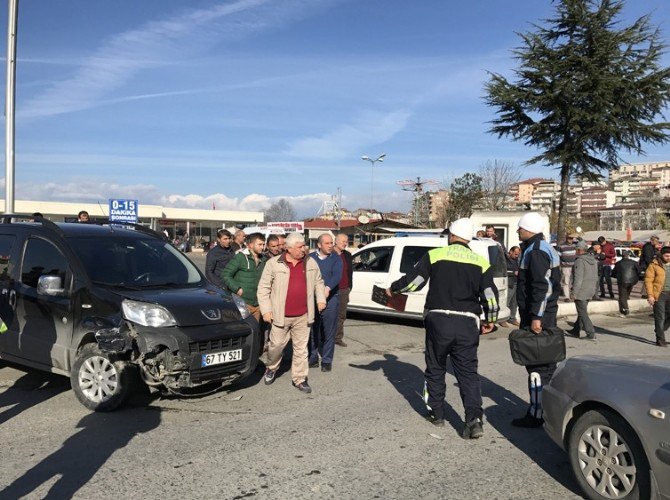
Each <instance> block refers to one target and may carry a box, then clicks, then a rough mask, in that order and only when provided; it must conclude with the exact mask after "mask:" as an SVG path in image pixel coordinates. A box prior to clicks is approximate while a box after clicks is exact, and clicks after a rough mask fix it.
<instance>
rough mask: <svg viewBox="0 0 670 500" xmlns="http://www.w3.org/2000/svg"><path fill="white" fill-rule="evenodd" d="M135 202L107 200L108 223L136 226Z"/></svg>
mask: <svg viewBox="0 0 670 500" xmlns="http://www.w3.org/2000/svg"><path fill="white" fill-rule="evenodd" d="M138 209H139V203H138V202H137V200H116V199H110V200H109V222H123V223H130V224H137V212H138Z"/></svg>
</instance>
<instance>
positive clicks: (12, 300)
mask: <svg viewBox="0 0 670 500" xmlns="http://www.w3.org/2000/svg"><path fill="white" fill-rule="evenodd" d="M9 307H11V308H12V310H14V309H16V290H11V291H10V292H9Z"/></svg>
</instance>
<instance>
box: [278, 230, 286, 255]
mask: <svg viewBox="0 0 670 500" xmlns="http://www.w3.org/2000/svg"><path fill="white" fill-rule="evenodd" d="M277 236H279V248H280V250H281V251H282V252H283V251H284V250H286V235H285V234H279V235H277Z"/></svg>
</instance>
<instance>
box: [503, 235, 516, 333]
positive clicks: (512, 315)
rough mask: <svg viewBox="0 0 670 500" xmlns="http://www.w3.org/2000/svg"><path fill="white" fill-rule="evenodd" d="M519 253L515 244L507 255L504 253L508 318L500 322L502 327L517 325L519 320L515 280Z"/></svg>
mask: <svg viewBox="0 0 670 500" xmlns="http://www.w3.org/2000/svg"><path fill="white" fill-rule="evenodd" d="M519 255H521V249H520V248H519V247H517V246H514V247H512V248H510V249H509V252H508V253H507V255H505V258H506V260H507V307H509V320H508V321H503V322H501V323H500V326H502V327H508V326H509V325H514V326H519V322H518V321H517V319H516V314H517V309H518V305H517V301H516V282H517V277H518V276H519Z"/></svg>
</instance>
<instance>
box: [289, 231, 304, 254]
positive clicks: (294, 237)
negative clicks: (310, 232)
mask: <svg viewBox="0 0 670 500" xmlns="http://www.w3.org/2000/svg"><path fill="white" fill-rule="evenodd" d="M285 246H286V253H287V254H288V255H289V256H290V257H291V258H292V259H293V260H301V259H303V258H304V257H305V237H304V236H303V235H302V234H300V233H291V234H289V235H288V236H287V237H286V242H285Z"/></svg>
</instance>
